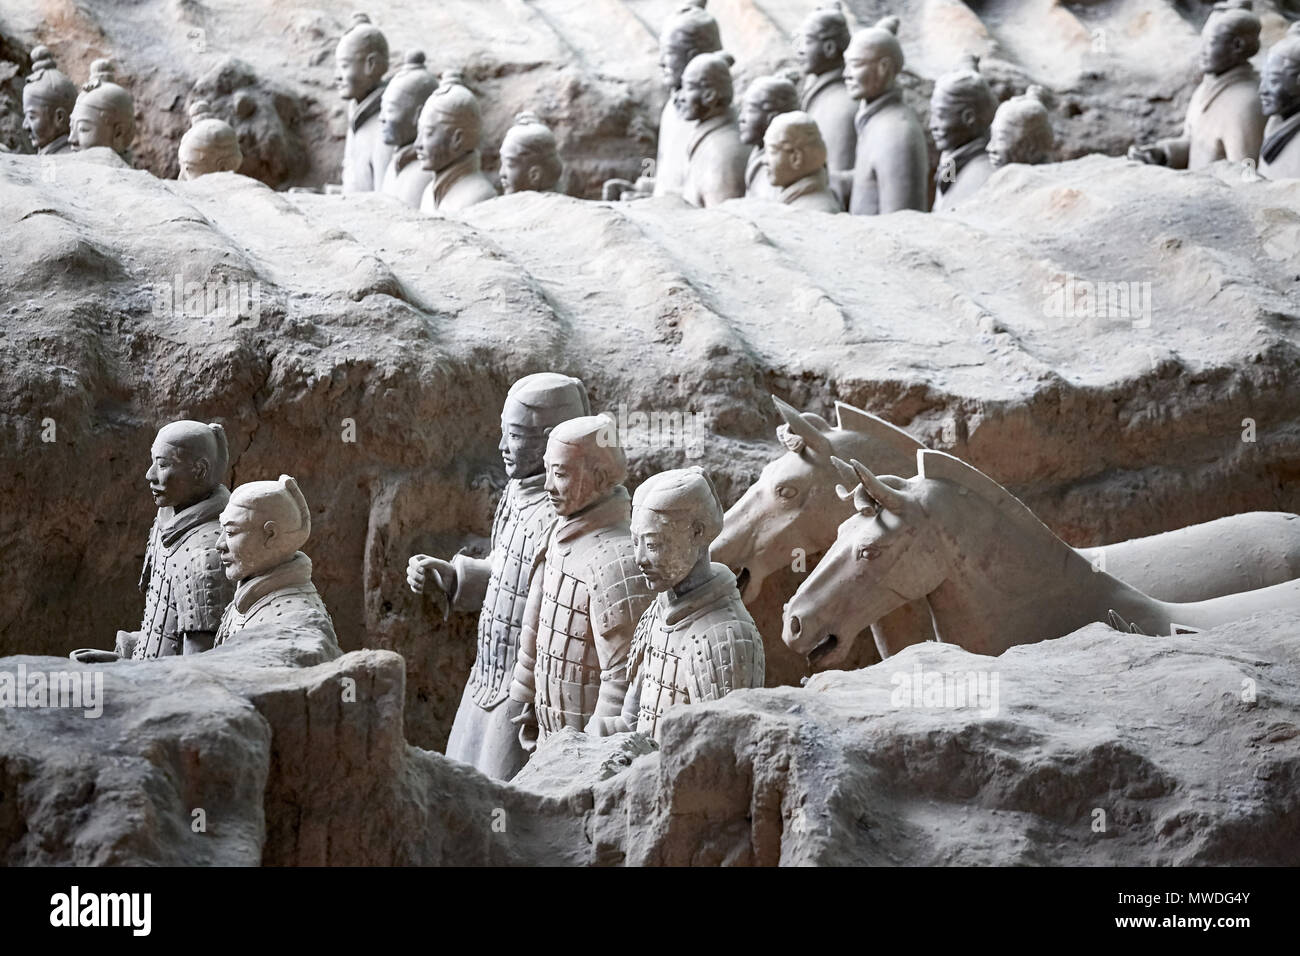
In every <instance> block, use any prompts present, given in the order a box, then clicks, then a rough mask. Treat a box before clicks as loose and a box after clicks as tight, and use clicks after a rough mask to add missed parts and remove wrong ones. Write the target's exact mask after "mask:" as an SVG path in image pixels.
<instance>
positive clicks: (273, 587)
mask: <svg viewBox="0 0 1300 956" xmlns="http://www.w3.org/2000/svg"><path fill="white" fill-rule="evenodd" d="M310 536H311V511H310V509H308V507H307V500H306V499H305V498H304V497H303V495H302V492H301V491H300V490H299V489H298V482H296V481H294V480H293V479H292V478H290V477H289V476H288V475H281V476H280V480H279V481H250V482H248V483H247V484H243V485H240V486H239V487H238V488H236V489H235V491H234V493H233V494H231V496H230V501H229V502H228V503H227V504H226V507H225V508H224V509H223V510H222V512H221V537H220V538H219V539H218V541H217V553H218V554H220V555H221V563H222V565H223V566H224V567H225V569H226V577H227V578H228V579H229V580H231V581H232V582H235V583H236V585H237V586H236V587H235V595H234V597H233V598H232V600H231V602H230V606H229V607H227V608H226V613H225V615H224V616H223V617H222V618H221V626H220V627H219V628H218V629H217V637H216V640H215V641H213V646H214V647H219V646H220V645H222V644H227V643H230V642H231V641H232V640H235V639H237V637H238V635H239V633H240V632H241V631H243V630H244V629H245V628H247V627H252V626H253V625H257V624H263V625H267V626H270V627H274V628H277V629H279V630H297V631H305V632H309V633H311V634H313V636H319V637H323V638H324V639H325V642H326V644H327V645H328V646H330V647H332V648H333V649H334V650H337V649H338V639H337V638H336V637H335V636H334V623H333V622H332V621H331V620H330V615H329V611H327V610H325V604H324V602H322V601H321V599H320V595H319V594H318V593H317V592H316V587H315V585H313V584H312V583H311V558H309V557H307V555H305V554H303V553H302V552H301V551H299V550H298V549H299V548H301V547H302V546H303V545H304V544H306V543H307V538H308V537H310Z"/></svg>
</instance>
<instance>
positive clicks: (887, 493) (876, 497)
mask: <svg viewBox="0 0 1300 956" xmlns="http://www.w3.org/2000/svg"><path fill="white" fill-rule="evenodd" d="M852 464H853V470H854V472H856V473H857V476H858V482H859V483H860V486H861V489H862V492H863V494H865V495H866V496H867V497H868V498H869V499H870V500H871V501H874V502H875V503H876V504H877V505H878V506H879V507H880V508H882V509H884V510H885V511H892V512H893V513H894V514H902V513H903V508H904V507H905V506H906V504H907V499H906V498H905V497H904V496H903V493H902V492H901V491H899V490H898V489H896V488H891V487H889V485H887V484H885V483H884V482H883V481H881V480H880V479H879V478H877V477H876V476H875V475H873V474H872V473H871V471H870V470H869V469H868V468H867V466H866V465H864V464H862V462H860V461H858V460H857V459H856V458H855V459H853V462H852ZM855 504H856V501H855Z"/></svg>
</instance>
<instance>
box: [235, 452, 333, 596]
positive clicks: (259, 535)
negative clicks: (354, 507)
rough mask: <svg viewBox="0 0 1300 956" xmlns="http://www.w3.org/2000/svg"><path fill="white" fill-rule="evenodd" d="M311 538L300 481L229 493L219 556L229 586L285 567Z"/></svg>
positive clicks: (246, 486) (250, 484)
mask: <svg viewBox="0 0 1300 956" xmlns="http://www.w3.org/2000/svg"><path fill="white" fill-rule="evenodd" d="M310 536H311V511H310V510H309V509H308V508H307V499H306V498H304V497H303V495H302V491H301V490H299V488H298V482H296V481H294V480H293V479H292V478H290V477H289V476H288V475H281V476H280V478H279V480H278V481H250V482H248V483H247V484H243V485H240V486H239V487H238V488H236V489H235V490H234V491H232V492H231V493H230V501H229V502H228V503H227V504H226V507H225V508H224V509H223V510H222V512H221V537H220V538H218V539H217V553H218V554H219V555H220V556H221V563H222V565H223V566H224V567H225V569H226V577H227V578H228V579H230V580H231V581H243V580H246V579H248V578H252V577H256V576H257V575H259V574H265V573H266V572H267V571H270V570H272V569H273V568H277V567H279V566H280V565H282V564H284V563H285V562H286V561H288V560H289V559H290V558H292V557H293V556H294V554H295V553H296V552H297V551H298V549H300V548H301V547H302V546H303V545H304V544H306V543H307V539H308V538H309V537H310Z"/></svg>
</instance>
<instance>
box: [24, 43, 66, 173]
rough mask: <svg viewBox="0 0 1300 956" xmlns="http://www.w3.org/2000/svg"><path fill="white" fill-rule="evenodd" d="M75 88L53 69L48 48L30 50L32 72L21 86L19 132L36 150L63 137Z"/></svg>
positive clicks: (39, 47)
mask: <svg viewBox="0 0 1300 956" xmlns="http://www.w3.org/2000/svg"><path fill="white" fill-rule="evenodd" d="M76 104H77V87H76V86H75V85H74V84H73V82H72V81H71V80H70V79H68V78H67V77H66V76H64V75H63V74H62V73H60V72H59V71H58V70H57V69H55V67H54V56H53V54H51V53H50V51H49V48H48V47H44V46H36V47H33V48H32V72H31V75H30V76H29V77H27V84H26V85H25V86H24V87H23V129H25V130H26V131H27V135H28V136H29V137H31V140H32V145H33V146H35V147H36V148H37V149H40V148H41V147H43V146H45V145H46V144H48V143H51V142H53V141H54V140H56V139H58V138H59V137H60V136H66V135H67V133H68V130H69V128H70V124H71V122H72V110H73V107H75V106H76Z"/></svg>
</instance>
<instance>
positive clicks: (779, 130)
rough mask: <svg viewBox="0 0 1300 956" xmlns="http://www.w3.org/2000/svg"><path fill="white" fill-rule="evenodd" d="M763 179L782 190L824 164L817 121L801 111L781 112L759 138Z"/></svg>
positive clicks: (823, 149)
mask: <svg viewBox="0 0 1300 956" xmlns="http://www.w3.org/2000/svg"><path fill="white" fill-rule="evenodd" d="M763 153H764V155H765V156H766V157H767V177H768V179H770V180H771V181H772V185H773V186H778V187H780V188H782V189H784V188H785V187H786V186H789V185H790V184H791V183H793V182H796V181H798V180H800V179H803V177H805V176H808V175H811V174H812V173H815V172H817V170H819V169H821V168H823V167H824V166H825V165H826V142H825V141H824V140H823V139H822V134H821V130H819V129H818V128H817V121H816V120H814V119H813V118H812V117H811V116H809V115H808V114H807V113H805V112H803V111H802V110H796V111H795V112H793V113H782V114H781V115H780V116H778V117H777V118H776V119H774V120H772V124H771V125H770V126H769V127H768V128H767V135H766V136H764V137H763Z"/></svg>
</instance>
